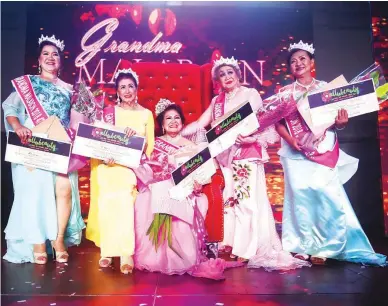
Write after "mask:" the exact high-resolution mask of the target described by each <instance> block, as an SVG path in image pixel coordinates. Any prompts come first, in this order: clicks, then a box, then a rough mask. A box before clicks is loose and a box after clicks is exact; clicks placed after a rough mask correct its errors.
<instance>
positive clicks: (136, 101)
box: [135, 96, 139, 104]
mask: <svg viewBox="0 0 388 306" xmlns="http://www.w3.org/2000/svg"><path fill="white" fill-rule="evenodd" d="M138 103H139V102H138V99H137V96H136V99H135V104H138Z"/></svg>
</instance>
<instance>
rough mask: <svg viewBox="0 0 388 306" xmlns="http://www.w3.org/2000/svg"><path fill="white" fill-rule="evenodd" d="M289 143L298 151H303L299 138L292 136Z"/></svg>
mask: <svg viewBox="0 0 388 306" xmlns="http://www.w3.org/2000/svg"><path fill="white" fill-rule="evenodd" d="M289 145H290V146H291V147H292V148H294V149H295V150H297V151H302V149H301V147H300V143H299V141H298V139H296V138H292V139H291V141H290V143H289Z"/></svg>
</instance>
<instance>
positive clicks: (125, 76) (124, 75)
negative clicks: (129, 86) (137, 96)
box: [115, 73, 138, 91]
mask: <svg viewBox="0 0 388 306" xmlns="http://www.w3.org/2000/svg"><path fill="white" fill-rule="evenodd" d="M124 79H130V80H132V82H133V84H135V87H136V88H137V86H138V84H137V82H136V80H135V78H134V77H133V75H132V74H130V73H120V74H119V76H118V77H117V79H116V80H115V88H116V91H117V89H118V88H119V83H120V81H121V80H124Z"/></svg>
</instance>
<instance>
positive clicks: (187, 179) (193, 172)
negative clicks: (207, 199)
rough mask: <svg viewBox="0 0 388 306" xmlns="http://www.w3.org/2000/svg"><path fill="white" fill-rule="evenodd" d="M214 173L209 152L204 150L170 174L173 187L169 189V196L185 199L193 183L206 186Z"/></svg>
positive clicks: (207, 149)
mask: <svg viewBox="0 0 388 306" xmlns="http://www.w3.org/2000/svg"><path fill="white" fill-rule="evenodd" d="M215 173H216V166H215V164H214V161H213V158H212V157H211V154H210V150H209V148H205V149H203V150H202V151H201V152H199V153H198V154H196V155H194V156H193V157H192V158H190V159H189V160H188V161H186V162H185V163H183V164H182V165H181V166H180V167H178V168H177V169H175V170H174V171H173V172H172V180H173V182H174V184H175V186H174V187H173V188H171V189H170V196H171V197H172V198H173V199H176V200H182V199H184V198H186V197H187V196H189V195H190V194H191V193H192V192H193V189H194V181H197V182H198V183H199V184H201V185H205V184H208V183H209V180H211V177H212V176H213V175H214V174H215Z"/></svg>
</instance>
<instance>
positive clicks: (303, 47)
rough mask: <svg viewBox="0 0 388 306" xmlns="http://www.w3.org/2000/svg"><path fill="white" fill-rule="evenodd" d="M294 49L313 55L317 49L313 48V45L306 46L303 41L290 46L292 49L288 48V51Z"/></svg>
mask: <svg viewBox="0 0 388 306" xmlns="http://www.w3.org/2000/svg"><path fill="white" fill-rule="evenodd" d="M294 49H300V50H304V51H307V52H310V53H311V54H314V51H315V49H314V48H313V44H311V45H309V44H307V43H306V44H305V43H304V42H303V41H299V42H298V43H297V44H290V47H289V48H288V51H291V50H294Z"/></svg>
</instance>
